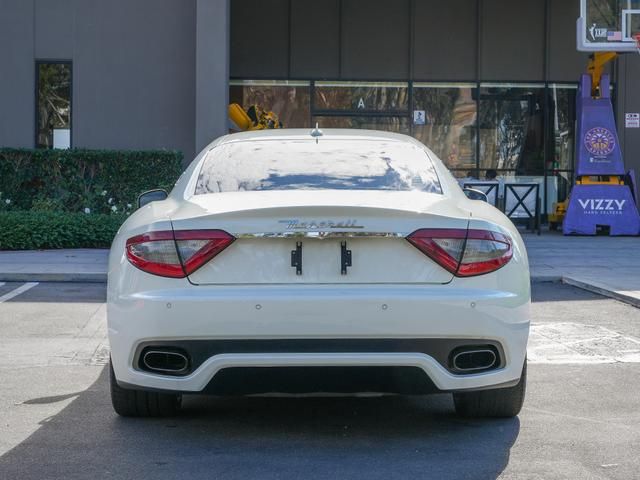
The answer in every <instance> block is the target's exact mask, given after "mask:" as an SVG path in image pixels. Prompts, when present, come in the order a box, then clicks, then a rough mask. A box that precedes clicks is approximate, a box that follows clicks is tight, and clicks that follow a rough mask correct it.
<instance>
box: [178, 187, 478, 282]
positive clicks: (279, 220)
mask: <svg viewBox="0 0 640 480" xmlns="http://www.w3.org/2000/svg"><path fill="white" fill-rule="evenodd" d="M451 203H452V202H451V201H450V199H448V198H447V197H445V196H443V195H440V194H431V193H424V192H380V191H371V192H367V191H348V192H343V191H340V192H338V191H295V192H292V191H278V192H272V191H270V192H233V193H216V194H206V195H196V196H194V197H192V198H190V199H189V201H187V202H185V203H184V204H183V205H182V206H181V207H180V208H179V209H178V210H176V211H174V212H173V213H172V215H171V220H172V223H173V228H174V230H205V229H220V230H224V231H226V232H228V233H230V234H231V235H233V236H234V237H236V240H235V241H234V243H233V244H232V245H230V246H229V247H228V248H227V249H226V250H224V251H223V252H222V253H220V254H219V255H218V256H216V257H215V258H214V259H213V260H211V261H210V262H208V263H207V264H205V265H204V266H202V267H201V268H199V269H198V270H196V271H195V272H193V273H192V274H190V275H189V281H190V282H191V283H193V284H194V285H215V284H352V283H411V284H415V283H418V284H419V283H424V284H444V283H448V282H449V281H451V279H452V276H453V275H452V274H451V273H450V272H447V271H446V270H445V269H443V268H442V267H440V266H439V265H438V264H436V263H435V262H434V261H432V260H431V259H429V258H428V257H426V256H425V255H423V254H422V253H421V252H420V251H418V250H417V249H416V248H414V247H413V246H412V245H411V244H410V243H409V242H407V241H406V239H405V238H406V236H407V235H409V234H410V233H411V232H413V231H415V230H418V229H420V228H459V229H466V228H467V225H468V221H469V213H468V212H467V211H465V210H462V209H459V208H457V207H455V206H452V205H451ZM349 264H350V265H349Z"/></svg>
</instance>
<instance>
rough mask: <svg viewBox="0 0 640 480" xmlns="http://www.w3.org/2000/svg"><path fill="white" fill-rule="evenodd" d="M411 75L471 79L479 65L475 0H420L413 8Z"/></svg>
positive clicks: (430, 78)
mask: <svg viewBox="0 0 640 480" xmlns="http://www.w3.org/2000/svg"><path fill="white" fill-rule="evenodd" d="M413 28H414V35H413V37H414V42H413V45H414V48H413V78H414V79H418V80H474V79H475V78H476V77H477V67H478V62H477V58H478V42H477V38H478V2H477V1H476V0H447V1H446V2H443V1H441V0H422V1H418V2H415V8H414V12H413Z"/></svg>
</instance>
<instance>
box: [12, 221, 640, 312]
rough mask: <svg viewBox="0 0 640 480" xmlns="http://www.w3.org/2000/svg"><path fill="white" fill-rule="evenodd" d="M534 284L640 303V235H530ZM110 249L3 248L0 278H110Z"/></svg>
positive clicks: (58, 279)
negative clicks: (572, 288) (551, 284)
mask: <svg viewBox="0 0 640 480" xmlns="http://www.w3.org/2000/svg"><path fill="white" fill-rule="evenodd" d="M524 239H525V243H526V244H527V250H528V252H529V262H530V264H531V278H532V281H534V282H544V281H563V282H565V283H568V284H571V285H575V286H578V287H581V288H585V289H588V290H591V291H595V292H597V293H601V294H605V295H608V296H611V297H613V298H617V299H619V300H623V301H625V302H627V303H632V304H634V305H636V306H638V307H640V237H633V238H632V237H564V236H562V235H561V234H560V233H555V232H545V233H544V234H543V235H541V236H538V235H534V234H525V235H524ZM107 258H108V251H107V250H91V249H81V250H43V251H35V252H34V251H28V252H0V281H5V282H6V281H20V282H29V281H31V282H47V281H76V282H105V281H106V278H107Z"/></svg>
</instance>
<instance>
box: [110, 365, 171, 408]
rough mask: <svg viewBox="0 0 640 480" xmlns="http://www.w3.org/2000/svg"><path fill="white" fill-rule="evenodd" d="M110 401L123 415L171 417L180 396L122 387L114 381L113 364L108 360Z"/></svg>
mask: <svg viewBox="0 0 640 480" xmlns="http://www.w3.org/2000/svg"><path fill="white" fill-rule="evenodd" d="M109 373H110V375H109V378H110V384H111V403H112V405H113V409H114V410H115V411H116V413H117V414H118V415H122V416H123V417H172V416H174V415H175V414H176V413H178V410H179V408H180V402H181V400H182V396H181V395H179V394H172V393H157V392H147V391H144V390H133V389H128V388H122V387H121V386H120V385H118V382H117V381H116V375H115V373H114V372H113V366H112V365H111V362H109Z"/></svg>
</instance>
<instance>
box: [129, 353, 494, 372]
mask: <svg viewBox="0 0 640 480" xmlns="http://www.w3.org/2000/svg"><path fill="white" fill-rule="evenodd" d="M140 364H141V367H142V368H143V369H144V370H146V371H149V372H154V373H159V374H163V375H186V374H187V373H189V371H190V368H191V364H190V360H189V357H188V355H187V354H186V352H180V351H178V350H174V349H171V350H169V349H167V350H164V349H157V348H149V349H146V350H143V352H142V355H141V358H140ZM498 364H499V359H498V354H497V352H496V350H495V348H494V347H491V346H479V347H458V348H456V349H455V350H453V351H452V352H451V356H450V367H451V370H452V371H453V372H454V373H459V374H463V373H477V372H482V371H486V370H491V369H492V368H495V367H497V366H498Z"/></svg>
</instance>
